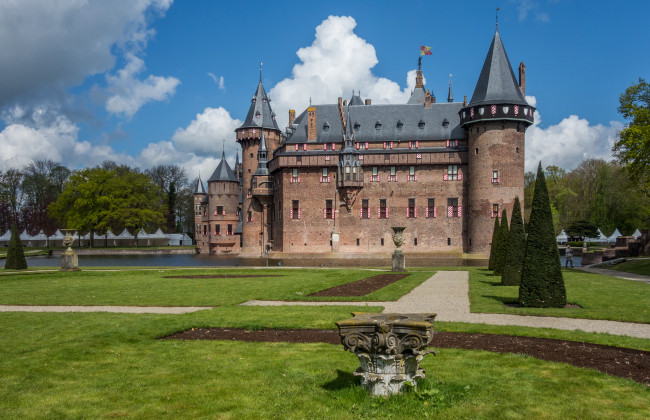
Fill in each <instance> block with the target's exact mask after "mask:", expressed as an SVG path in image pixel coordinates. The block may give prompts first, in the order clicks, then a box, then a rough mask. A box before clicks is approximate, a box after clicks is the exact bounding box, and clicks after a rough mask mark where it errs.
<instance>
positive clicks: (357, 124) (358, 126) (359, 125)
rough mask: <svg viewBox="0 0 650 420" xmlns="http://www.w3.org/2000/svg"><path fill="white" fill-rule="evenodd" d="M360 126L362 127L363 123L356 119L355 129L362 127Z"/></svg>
mask: <svg viewBox="0 0 650 420" xmlns="http://www.w3.org/2000/svg"><path fill="white" fill-rule="evenodd" d="M360 128H361V124H359V121H355V122H354V129H355V130H358V129H360Z"/></svg>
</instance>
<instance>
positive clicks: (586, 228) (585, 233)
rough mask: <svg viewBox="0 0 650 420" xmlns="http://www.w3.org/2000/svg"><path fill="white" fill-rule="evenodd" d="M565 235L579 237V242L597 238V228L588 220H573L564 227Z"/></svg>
mask: <svg viewBox="0 0 650 420" xmlns="http://www.w3.org/2000/svg"><path fill="white" fill-rule="evenodd" d="M566 234H567V235H569V236H576V237H579V238H580V239H581V240H585V239H586V238H596V237H598V226H596V224H595V223H592V222H590V221H589V220H575V221H573V222H571V223H569V225H568V226H567V227H566Z"/></svg>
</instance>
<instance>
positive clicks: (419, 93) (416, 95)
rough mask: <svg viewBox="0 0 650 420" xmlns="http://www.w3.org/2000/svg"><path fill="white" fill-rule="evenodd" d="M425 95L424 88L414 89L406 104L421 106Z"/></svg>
mask: <svg viewBox="0 0 650 420" xmlns="http://www.w3.org/2000/svg"><path fill="white" fill-rule="evenodd" d="M425 93H426V91H425V90H424V87H416V88H415V89H413V92H411V97H410V98H409V100H408V102H406V103H407V104H409V105H415V104H423V103H424V95H425Z"/></svg>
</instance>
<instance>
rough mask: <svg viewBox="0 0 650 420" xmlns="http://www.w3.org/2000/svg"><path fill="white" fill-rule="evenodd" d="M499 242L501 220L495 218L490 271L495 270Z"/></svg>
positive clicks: (489, 264) (489, 263)
mask: <svg viewBox="0 0 650 420" xmlns="http://www.w3.org/2000/svg"><path fill="white" fill-rule="evenodd" d="M498 242H499V218H498V217H497V216H494V229H493V230H492V243H491V244H490V261H489V262H488V269H489V270H494V257H495V255H496V253H497V247H498V245H497V244H498Z"/></svg>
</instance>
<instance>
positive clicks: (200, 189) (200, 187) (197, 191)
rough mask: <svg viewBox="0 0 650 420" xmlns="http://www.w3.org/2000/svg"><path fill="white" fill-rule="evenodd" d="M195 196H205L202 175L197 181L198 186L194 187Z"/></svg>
mask: <svg viewBox="0 0 650 420" xmlns="http://www.w3.org/2000/svg"><path fill="white" fill-rule="evenodd" d="M194 194H205V188H203V181H201V175H199V179H197V180H196V185H195V186H194Z"/></svg>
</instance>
